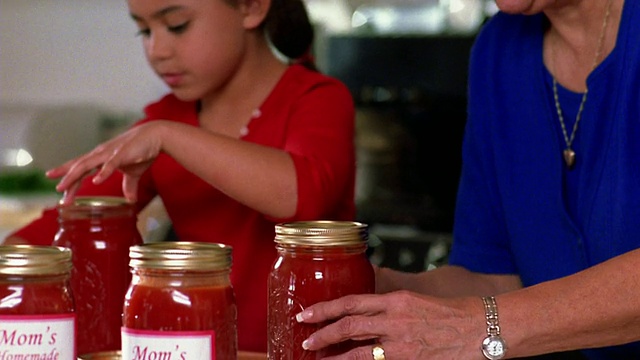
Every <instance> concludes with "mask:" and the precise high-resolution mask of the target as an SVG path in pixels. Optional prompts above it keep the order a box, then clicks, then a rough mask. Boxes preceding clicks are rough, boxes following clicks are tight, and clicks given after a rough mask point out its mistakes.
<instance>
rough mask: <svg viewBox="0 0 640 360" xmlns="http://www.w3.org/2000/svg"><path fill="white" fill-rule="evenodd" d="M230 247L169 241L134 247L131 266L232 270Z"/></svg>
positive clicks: (130, 250) (191, 269)
mask: <svg viewBox="0 0 640 360" xmlns="http://www.w3.org/2000/svg"><path fill="white" fill-rule="evenodd" d="M231 250H232V248H231V247H230V246H228V245H223V244H216V243H199V242H181V241H167V242H159V243H150V244H143V245H136V246H132V247H131V248H130V249H129V258H130V261H129V266H131V267H132V268H134V269H159V270H190V271H213V270H224V269H228V268H230V267H231Z"/></svg>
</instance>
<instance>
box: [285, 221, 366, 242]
mask: <svg viewBox="0 0 640 360" xmlns="http://www.w3.org/2000/svg"><path fill="white" fill-rule="evenodd" d="M368 239H369V234H368V225H367V224H364V223H361V222H356V221H334V220H316V221H295V222H288V223H280V224H278V225H276V237H275V240H274V241H275V242H276V243H277V244H285V245H310V246H320V247H322V246H349V245H360V244H366V243H367V241H368Z"/></svg>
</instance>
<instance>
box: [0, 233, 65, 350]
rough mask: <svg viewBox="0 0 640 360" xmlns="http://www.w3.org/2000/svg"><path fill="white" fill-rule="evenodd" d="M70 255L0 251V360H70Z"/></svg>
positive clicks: (55, 250)
mask: <svg viewBox="0 0 640 360" xmlns="http://www.w3.org/2000/svg"><path fill="white" fill-rule="evenodd" d="M71 267H72V262H71V250H69V249H66V248H59V247H53V246H28V245H15V246H0V357H1V358H4V359H11V358H13V359H20V358H29V357H30V356H36V355H38V356H39V355H43V354H47V356H49V357H50V358H52V359H59V360H74V359H75V358H76V344H75V331H76V330H75V313H74V311H75V308H74V301H73V295H72V291H71V286H70V284H69V277H70V273H71Z"/></svg>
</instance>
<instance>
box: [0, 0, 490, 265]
mask: <svg viewBox="0 0 640 360" xmlns="http://www.w3.org/2000/svg"><path fill="white" fill-rule="evenodd" d="M305 2H306V4H307V7H308V9H309V12H310V14H311V17H312V19H313V21H314V23H315V24H316V28H317V39H316V48H315V49H314V52H315V56H316V59H317V61H318V65H319V68H320V70H322V71H323V72H326V73H328V74H329V75H332V76H335V77H338V78H340V79H341V80H343V81H344V82H345V83H346V84H347V86H349V88H350V89H351V91H352V93H353V95H354V99H355V101H356V105H357V109H358V111H357V138H356V144H357V152H358V179H357V186H356V192H357V194H356V201H357V206H358V220H360V221H364V222H367V223H369V224H370V225H371V245H372V248H371V249H372V250H371V258H372V260H373V261H374V262H376V263H378V264H383V265H386V266H392V267H396V268H399V269H404V270H407V271H420V270H422V269H425V268H428V267H429V266H434V265H438V264H440V263H442V262H445V261H446V254H447V249H448V244H449V242H450V239H451V233H450V232H451V226H452V224H451V219H452V210H453V209H452V208H453V198H454V196H455V194H454V193H455V187H456V185H457V176H458V173H459V165H460V164H459V162H460V160H459V146H460V141H461V136H462V127H463V125H464V118H465V111H466V110H465V103H466V98H465V95H466V66H467V60H468V53H469V49H470V47H471V44H472V41H473V37H474V35H475V33H476V32H477V29H478V27H479V26H481V23H482V22H483V21H484V20H485V19H486V18H487V17H488V16H490V15H491V14H492V13H493V12H494V11H495V9H494V5H493V3H492V2H491V1H485V0H431V1H430V0H395V1H394V0H380V1H376V0H368V1H367V0H352V1H347V0H305ZM127 14H128V9H127V6H126V1H125V0H118V1H102V0H59V1H45V0H0V81H1V82H0V172H1V173H0V241H2V239H3V238H4V236H5V235H6V234H8V233H9V232H10V231H11V230H12V229H15V228H16V227H18V226H21V225H22V224H24V223H26V222H28V221H30V220H31V219H33V218H34V217H36V216H38V214H39V212H40V211H41V209H42V208H43V207H44V206H51V205H53V204H55V202H56V201H57V199H58V195H57V194H56V193H55V192H53V191H52V187H51V186H52V184H51V183H50V182H47V181H46V180H45V179H43V177H42V169H47V168H49V167H52V166H54V165H57V164H59V163H61V162H62V161H64V160H66V159H68V158H71V157H73V156H75V155H77V154H80V153H83V152H85V151H88V150H90V149H91V148H93V146H95V145H96V144H97V143H99V142H101V141H103V140H105V139H108V138H109V137H111V136H113V135H114V134H116V133H118V132H119V131H121V130H122V129H123V128H125V127H126V126H127V125H128V124H130V123H131V122H132V121H135V120H136V119H137V118H138V117H139V116H140V114H141V109H142V108H143V107H144V105H145V104H147V103H149V102H150V101H153V100H155V99H157V98H158V97H159V96H161V95H162V94H164V93H165V92H167V89H166V87H165V86H164V84H162V83H161V81H160V80H159V79H157V78H156V77H155V75H154V74H153V73H152V71H151V70H150V69H149V67H148V66H147V64H146V61H145V58H144V55H143V52H142V46H141V44H140V39H139V38H137V37H136V36H135V34H136V31H137V29H136V26H135V24H134V23H133V21H131V20H130V19H129V16H128V15H127ZM139 228H140V229H141V231H142V233H143V236H144V238H145V240H146V241H160V240H162V239H164V238H165V237H166V235H167V232H168V231H169V228H170V223H169V221H168V218H167V217H166V214H164V212H163V208H162V203H161V202H160V201H159V200H156V201H154V202H153V203H152V204H151V205H150V206H149V208H148V209H147V210H146V211H145V212H144V213H143V214H142V215H141V217H140V221H139Z"/></svg>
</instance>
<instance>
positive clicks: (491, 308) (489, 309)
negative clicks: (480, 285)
mask: <svg viewBox="0 0 640 360" xmlns="http://www.w3.org/2000/svg"><path fill="white" fill-rule="evenodd" d="M482 302H483V303H484V314H485V317H486V318H487V336H498V335H500V324H499V323H498V305H497V304H496V298H495V297H494V296H486V297H483V298H482Z"/></svg>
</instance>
